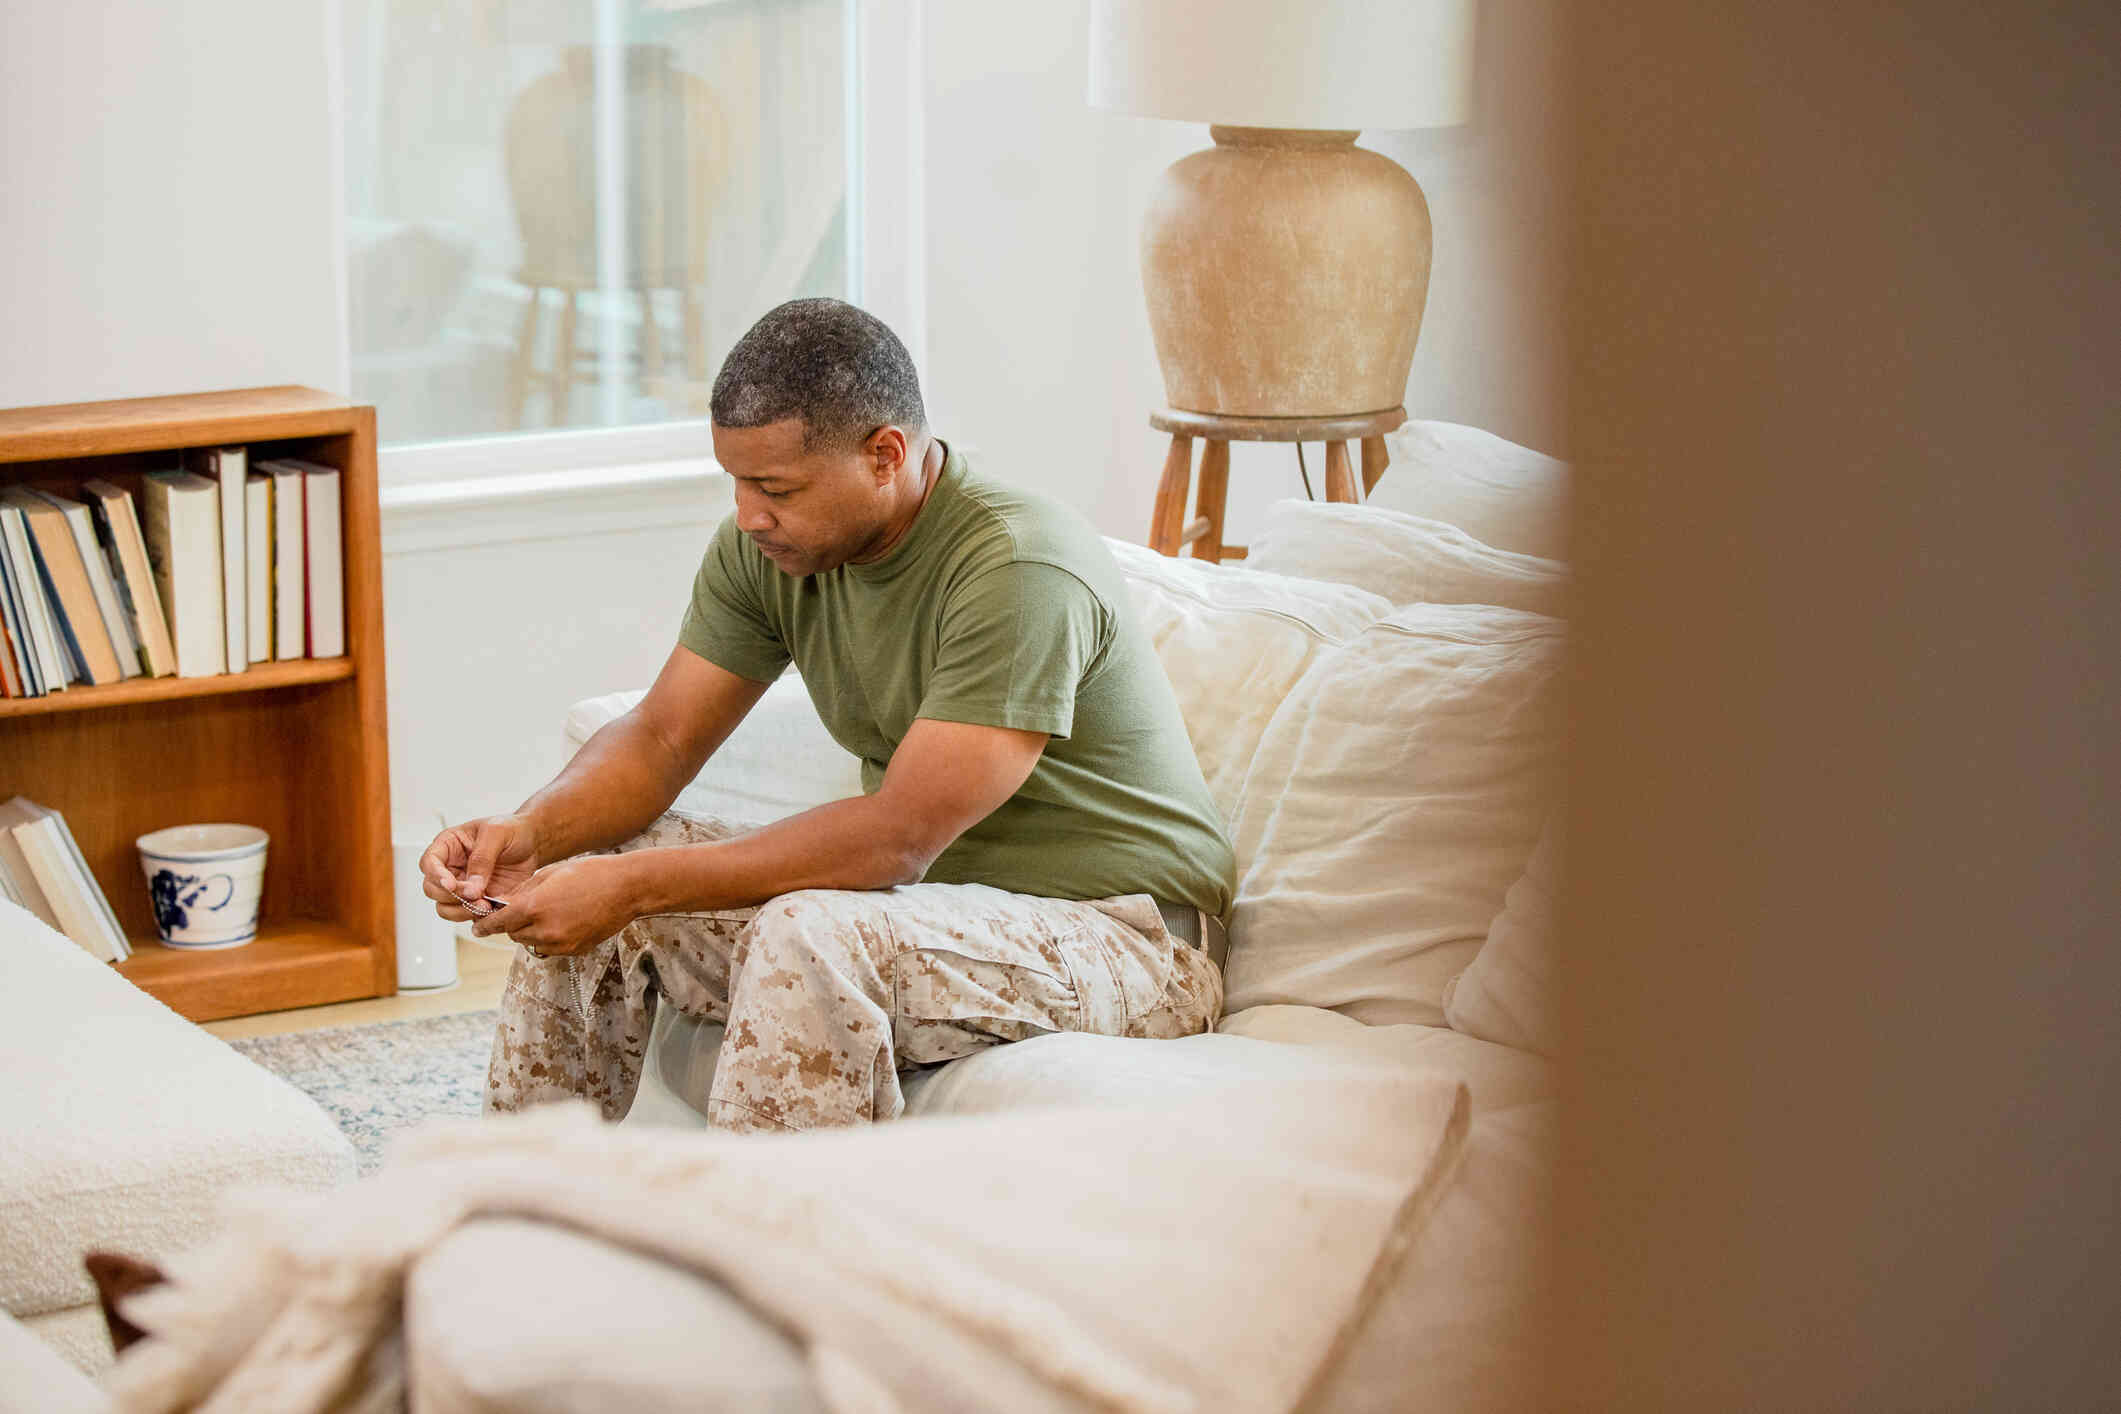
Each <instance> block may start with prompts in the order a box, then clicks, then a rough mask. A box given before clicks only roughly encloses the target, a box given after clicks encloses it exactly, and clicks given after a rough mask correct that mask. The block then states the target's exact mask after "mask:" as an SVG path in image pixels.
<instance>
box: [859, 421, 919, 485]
mask: <svg viewBox="0 0 2121 1414" xmlns="http://www.w3.org/2000/svg"><path fill="white" fill-rule="evenodd" d="M911 449H912V448H911V444H910V443H908V441H907V440H906V429H905V428H903V427H900V426H898V425H896V424H894V423H889V422H887V423H885V424H884V425H883V426H882V427H879V428H877V429H876V431H874V432H872V433H870V434H869V440H868V441H867V442H865V443H863V444H862V450H863V451H864V452H865V453H867V454H868V457H869V465H870V468H871V472H872V474H873V475H874V476H875V477H876V484H877V485H878V486H884V485H887V484H888V483H889V482H890V481H891V480H892V478H893V477H896V476H897V475H898V473H899V468H900V467H902V466H904V465H905V464H906V454H907V453H908V452H909V451H910V450H911Z"/></svg>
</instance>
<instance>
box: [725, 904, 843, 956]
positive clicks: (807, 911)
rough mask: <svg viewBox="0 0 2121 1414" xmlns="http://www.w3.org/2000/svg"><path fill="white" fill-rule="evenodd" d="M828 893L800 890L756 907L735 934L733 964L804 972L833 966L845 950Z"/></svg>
mask: <svg viewBox="0 0 2121 1414" xmlns="http://www.w3.org/2000/svg"><path fill="white" fill-rule="evenodd" d="M836 892H837V891H836V890H832V889H800V890H797V891H796V892H794V893H787V894H781V895H779V896H777V897H775V898H770V899H768V900H766V902H764V903H762V904H760V905H759V910H758V912H757V913H754V914H753V915H752V916H751V921H750V922H748V923H746V924H745V925H744V931H743V932H742V933H740V934H738V935H737V940H736V946H735V949H734V957H733V961H734V962H735V963H736V965H737V966H739V967H745V966H751V965H754V964H758V965H764V966H766V967H770V968H787V969H791V970H795V971H804V970H808V969H810V968H813V967H815V966H817V965H819V964H823V965H826V966H834V965H837V963H838V962H839V960H840V959H841V957H842V956H843V955H844V953H845V951H846V948H845V946H844V944H843V941H842V938H841V934H842V931H843V928H844V923H843V920H842V919H841V918H840V917H839V913H840V910H838V909H836V908H835V907H834V906H833V896H834V895H835V893H836Z"/></svg>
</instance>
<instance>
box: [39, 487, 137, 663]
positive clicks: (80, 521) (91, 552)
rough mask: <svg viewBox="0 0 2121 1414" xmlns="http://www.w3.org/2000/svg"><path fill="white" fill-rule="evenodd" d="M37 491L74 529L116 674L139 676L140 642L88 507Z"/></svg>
mask: <svg viewBox="0 0 2121 1414" xmlns="http://www.w3.org/2000/svg"><path fill="white" fill-rule="evenodd" d="M37 494H38V495H40V496H42V497H43V498H44V499H45V500H47V501H49V502H50V503H51V504H52V505H54V506H57V507H58V508H59V510H60V511H61V512H62V513H64V514H65V516H66V528H67V529H68V530H69V531H71V532H73V537H74V548H75V549H76V550H79V551H80V552H81V564H82V567H83V568H84V569H86V570H87V571H88V584H89V588H90V589H92V590H94V591H95V595H96V611H97V612H98V613H99V614H101V615H102V616H103V631H104V632H105V633H107V634H109V635H110V646H111V651H112V652H114V653H116V654H117V655H118V675H119V676H120V677H127V678H136V677H138V676H140V672H141V667H140V641H139V640H138V639H137V638H134V637H133V628H132V622H131V620H132V615H130V614H128V613H127V612H126V611H125V606H124V605H123V604H122V603H120V602H119V599H118V586H117V583H116V581H114V580H113V579H112V578H111V572H110V561H109V560H107V559H105V558H104V555H103V543H102V541H100V540H99V539H97V537H96V518H95V517H94V516H93V515H91V514H90V513H89V509H88V507H87V506H85V505H83V504H82V503H81V502H79V501H76V500H75V499H74V498H73V497H71V496H61V495H58V494H57V493H55V492H51V491H39V492H38V493H37Z"/></svg>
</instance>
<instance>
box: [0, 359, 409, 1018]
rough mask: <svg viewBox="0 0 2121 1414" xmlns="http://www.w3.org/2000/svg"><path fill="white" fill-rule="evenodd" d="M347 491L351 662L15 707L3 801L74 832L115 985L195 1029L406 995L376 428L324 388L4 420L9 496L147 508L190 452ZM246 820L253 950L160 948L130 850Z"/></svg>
mask: <svg viewBox="0 0 2121 1414" xmlns="http://www.w3.org/2000/svg"><path fill="white" fill-rule="evenodd" d="M237 444H241V445H244V446H247V447H248V448H249V449H250V455H251V460H252V464H253V465H255V464H256V463H257V462H258V461H261V460H264V459H267V458H273V457H300V458H303V459H305V460H308V461H312V462H317V463H320V464H323V465H327V466H332V467H336V468H337V469H338V471H339V491H340V534H341V537H342V539H341V547H340V548H341V552H342V556H341V557H342V560H343V564H344V573H345V580H344V585H343V588H344V591H345V610H346V654H345V656H344V657H340V658H324V659H306V658H305V659H293V660H286V661H280V662H272V663H260V664H258V665H257V666H255V667H252V668H250V669H249V670H248V671H245V672H241V673H225V674H221V675H219V676H216V677H203V678H174V677H165V678H131V679H128V680H126V681H124V682H117V683H110V684H107V685H105V686H102V687H72V688H68V689H66V690H65V691H62V692H57V693H52V694H50V695H48V696H45V697H31V698H13V699H0V799H5V798H7V797H8V796H12V795H17V794H20V795H26V796H28V797H29V798H30V799H32V800H35V801H37V802H38V803H40V804H43V805H47V806H50V807H51V808H52V809H54V810H57V811H58V812H60V813H61V814H62V815H64V816H65V817H66V820H67V824H68V826H69V827H70V828H71V829H72V831H73V835H74V839H75V841H76V842H77V843H78V844H79V845H80V847H81V853H82V856H83V858H84V859H85V860H86V861H87V863H88V866H89V871H90V872H91V873H93V874H94V875H95V876H96V882H97V883H98V884H99V885H101V886H102V889H103V892H104V894H105V895H106V896H107V897H108V898H109V899H110V903H111V907H112V909H113V910H114V911H115V912H116V913H117V915H118V922H119V924H120V926H122V927H123V928H124V930H125V932H126V935H127V936H128V937H129V938H130V939H131V940H132V942H133V946H134V947H135V948H136V949H137V951H136V952H135V953H134V954H133V956H132V957H131V958H129V959H128V960H127V961H125V962H123V963H120V964H118V965H117V969H116V970H117V971H118V973H119V974H120V975H121V976H124V977H126V978H129V979H130V980H131V981H133V982H134V983H135V984H137V985H138V986H139V987H141V988H142V989H143V990H145V991H147V992H149V993H151V994H152V995H154V996H156V997H159V998H160V999H161V1000H162V1001H164V1002H166V1003H167V1004H168V1005H170V1006H171V1007H173V1008H175V1009H176V1010H177V1011H179V1012H181V1013H182V1014H184V1015H185V1016H188V1017H191V1018H192V1019H193V1020H195V1021H207V1020H217V1019H220V1018H223V1017H229V1016H243V1015H247V1014H249V1013H252V1012H259V1011H277V1010H281V1009H283V1008H287V1007H297V1006H315V1005H320V1004H323V1003H326V1002H337V1001H347V1000H351V999H354V998H357V997H375V996H388V995H390V994H391V993H393V992H395V991H396V990H397V950H396V942H395V938H396V926H395V919H394V916H393V909H392V895H391V878H390V869H391V859H390V767H389V757H388V748H387V744H386V729H385V722H386V718H385V710H384V700H385V699H384V677H383V583H382V552H381V545H380V535H381V527H380V518H379V513H378V508H377V496H376V437H375V410H374V409H373V408H370V407H366V406H362V405H359V404H355V403H351V402H348V401H346V400H345V399H343V398H337V397H334V396H332V395H331V394H328V393H321V392H318V391H316V390H315V389H311V388H253V389H243V390H236V391H230V392H217V393H201V394H194V395H187V396H182V397H169V398H139V399H131V400H127V401H123V402H108V403H76V404H70V405H67V406H62V407H42V408H16V409H11V410H0V485H6V484H9V483H16V484H22V485H29V486H36V487H41V488H44V489H47V490H52V491H58V492H62V493H67V494H72V493H73V492H74V491H75V490H76V489H77V488H78V487H79V486H80V484H81V483H82V482H84V481H88V480H92V479H96V478H101V479H103V480H106V481H110V482H113V483H115V484H117V485H119V486H121V487H123V488H125V489H126V490H128V491H131V492H133V493H134V494H135V495H136V496H137V495H138V494H139V492H140V486H141V478H142V476H143V474H144V473H145V472H147V471H149V470H152V469H154V468H156V467H161V466H168V465H170V464H172V462H173V461H174V460H175V457H176V454H177V453H178V452H179V451H180V450H182V449H184V448H189V447H209V446H232V445H237ZM209 821H233V822H238V823H242V824H248V825H256V826H258V827H259V828H261V829H263V830H264V831H265V832H266V834H267V835H268V836H269V838H270V843H269V844H268V846H267V850H266V866H265V897H264V904H263V908H262V912H261V916H260V919H259V935H258V937H257V939H256V940H255V941H253V942H251V943H248V944H246V945H244V946H242V947H238V948H229V949H226V950H224V951H185V950H182V949H175V948H167V947H164V946H162V945H161V944H160V943H159V942H156V941H154V939H155V938H156V932H155V922H154V913H153V910H152V908H151V907H150V905H149V901H148V896H147V886H146V882H145V880H144V879H143V877H142V875H141V871H140V861H139V853H138V850H137V849H136V847H135V845H134V841H135V840H136V839H138V838H139V836H141V835H143V834H146V833H148V832H149V831H151V830H157V829H161V828H162V827H164V826H167V825H181V824H194V823H204V822H209Z"/></svg>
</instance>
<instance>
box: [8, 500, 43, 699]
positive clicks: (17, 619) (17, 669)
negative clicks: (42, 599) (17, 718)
mask: <svg viewBox="0 0 2121 1414" xmlns="http://www.w3.org/2000/svg"><path fill="white" fill-rule="evenodd" d="M0 623H4V625H5V626H6V629H7V657H8V667H9V668H10V670H11V671H12V676H13V678H14V680H15V681H17V682H19V683H20V684H21V686H20V687H19V688H17V689H15V691H14V692H13V693H12V694H11V695H12V696H16V697H41V696H43V694H44V677H43V674H41V673H40V672H38V670H37V648H36V645H35V644H33V643H31V642H30V640H29V618H28V613H27V611H26V610H25V609H24V608H23V607H22V599H21V596H20V595H19V594H18V593H17V592H16V590H15V565H14V557H13V556H11V555H10V554H9V553H8V550H7V543H6V540H5V539H4V538H0Z"/></svg>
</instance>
